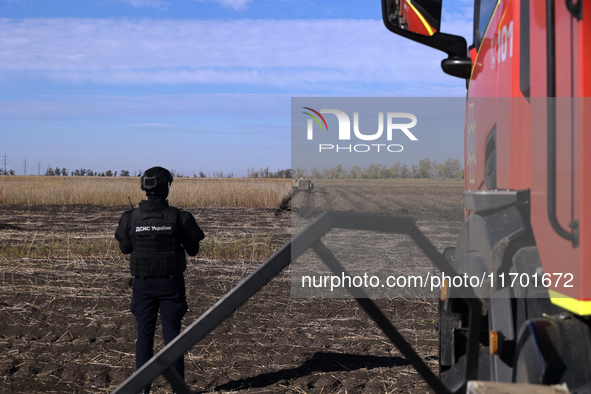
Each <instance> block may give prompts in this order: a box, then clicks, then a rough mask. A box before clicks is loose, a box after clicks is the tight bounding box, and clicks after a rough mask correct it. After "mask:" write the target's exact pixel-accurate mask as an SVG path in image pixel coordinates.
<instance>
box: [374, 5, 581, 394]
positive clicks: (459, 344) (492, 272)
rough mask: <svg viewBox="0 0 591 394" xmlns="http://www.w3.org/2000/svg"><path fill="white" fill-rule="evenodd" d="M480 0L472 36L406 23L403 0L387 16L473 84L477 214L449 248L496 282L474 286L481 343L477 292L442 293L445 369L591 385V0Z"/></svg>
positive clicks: (470, 206) (462, 269) (468, 140)
mask: <svg viewBox="0 0 591 394" xmlns="http://www.w3.org/2000/svg"><path fill="white" fill-rule="evenodd" d="M412 3H415V1H412ZM433 3H438V5H439V7H441V1H438V2H437V1H432V2H431V4H430V5H429V6H430V7H433V6H434V4H433ZM474 3H475V4H474V29H473V37H472V45H470V47H468V46H467V42H466V40H465V39H464V38H463V37H459V36H455V35H451V34H446V33H444V32H442V31H441V29H438V31H437V32H436V33H433V34H429V33H428V32H426V31H425V29H424V28H423V27H413V26H411V25H410V24H408V25H406V24H403V25H401V19H400V17H399V15H400V14H401V12H402V10H401V7H402V8H403V4H404V2H399V1H398V0H382V11H383V19H384V23H385V25H386V27H387V28H388V29H389V30H391V31H392V32H394V33H396V34H399V35H402V36H404V37H406V38H408V39H411V40H414V41H417V42H419V43H422V44H424V45H427V46H430V47H433V48H436V49H439V50H441V51H443V52H445V53H446V54H447V58H445V59H444V60H443V61H442V62H441V66H442V69H443V71H444V72H445V73H447V74H450V75H452V76H455V77H459V78H462V79H465V80H466V86H467V96H466V122H465V130H464V133H465V134H464V135H465V142H464V149H465V157H464V163H465V192H464V203H465V215H466V220H465V222H464V224H463V226H462V229H461V232H460V235H459V239H458V241H457V245H456V246H455V248H454V249H450V250H447V251H446V253H445V255H446V257H447V258H448V260H449V262H450V263H451V265H452V266H453V267H454V268H455V269H456V271H457V272H458V273H460V274H468V275H474V276H478V277H481V276H482V277H485V278H487V281H489V282H490V283H487V284H488V286H481V287H479V288H476V289H474V293H475V294H476V298H478V299H479V300H480V301H481V302H482V306H483V307H482V316H481V319H480V322H479V324H480V335H479V338H478V341H477V342H478V346H477V347H478V349H475V348H474V346H473V345H470V343H472V342H470V341H469V340H468V334H467V333H468V331H469V329H470V324H471V323H470V322H473V321H474V320H473V319H471V318H470V317H469V313H468V310H469V308H468V300H466V299H462V298H461V297H457V296H456V297H454V290H453V288H452V287H448V288H447V290H446V291H447V292H446V291H443V292H442V302H441V303H440V306H441V307H440V320H439V335H440V353H439V362H440V373H441V378H442V380H443V381H444V383H446V385H447V387H448V388H449V389H451V390H452V391H455V389H456V388H458V387H461V386H462V385H464V384H465V382H466V381H467V380H474V379H477V380H491V381H500V382H523V383H533V384H562V383H566V385H567V386H568V389H569V390H571V391H574V392H587V391H591V329H590V323H591V155H590V156H589V157H587V156H586V155H585V152H591V101H590V100H591V98H589V97H590V96H591V1H587V0H577V1H575V0H559V1H555V0H475V2H474ZM434 15H435V16H436V17H437V18H438V19H437V20H436V21H435V22H434V23H435V24H437V25H439V22H440V15H441V9H439V11H438V12H437V11H435V12H431V16H434ZM442 28H443V30H445V29H444V26H442ZM470 346H472V349H470ZM470 352H473V354H478V356H477V364H478V368H477V370H474V371H472V372H469V371H470V368H469V366H467V365H466V364H467V363H468V361H467V356H468V354H469V353H470ZM467 371H468V372H467Z"/></svg>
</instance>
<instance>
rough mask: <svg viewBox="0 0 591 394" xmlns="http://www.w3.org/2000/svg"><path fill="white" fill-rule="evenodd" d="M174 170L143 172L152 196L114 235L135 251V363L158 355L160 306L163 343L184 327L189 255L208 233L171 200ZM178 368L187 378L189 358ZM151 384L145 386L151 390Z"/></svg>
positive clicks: (124, 217)
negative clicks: (157, 323)
mask: <svg viewBox="0 0 591 394" xmlns="http://www.w3.org/2000/svg"><path fill="white" fill-rule="evenodd" d="M171 183H172V175H171V174H170V172H169V171H168V170H166V169H165V168H162V167H153V168H150V169H149V170H147V171H146V172H145V173H144V175H143V176H142V178H141V187H142V190H143V191H145V192H146V196H147V200H143V201H142V202H140V206H139V208H137V209H132V210H131V211H125V212H124V213H123V215H121V219H120V220H119V225H118V227H117V230H116V232H115V238H116V239H117V241H118V242H119V248H120V249H121V252H123V253H124V254H131V255H130V259H129V261H130V264H129V265H130V272H131V275H132V276H133V277H134V278H133V299H132V301H131V308H130V309H131V312H132V313H133V315H134V316H135V318H136V321H137V341H136V354H135V360H136V369H139V368H140V367H141V366H142V365H144V364H145V363H146V362H147V361H148V360H149V359H150V358H152V356H153V354H154V353H153V347H154V332H155V330H156V318H157V316H158V310H160V320H161V322H162V336H163V337H164V343H165V344H168V343H169V342H170V341H172V340H173V339H174V338H175V337H176V336H177V335H178V334H179V333H180V330H181V320H182V319H183V316H184V315H185V312H187V301H186V297H185V281H184V277H183V272H184V271H185V269H186V267H187V262H186V258H185V251H186V252H187V253H188V254H189V256H195V255H197V252H199V241H201V240H202V239H203V238H204V237H205V235H204V234H203V231H201V229H200V228H199V226H198V225H197V222H196V221H195V218H194V217H193V215H192V214H191V213H189V212H185V211H183V210H180V209H178V208H175V207H171V206H169V205H168V201H167V200H166V197H168V191H169V188H170V185H171ZM174 368H175V369H176V371H177V372H178V373H179V375H180V376H181V377H182V378H183V379H184V377H185V375H184V360H183V358H182V357H181V358H180V359H179V360H178V361H177V362H176V364H174ZM149 391H150V386H148V387H146V388H145V389H144V391H143V392H144V393H149Z"/></svg>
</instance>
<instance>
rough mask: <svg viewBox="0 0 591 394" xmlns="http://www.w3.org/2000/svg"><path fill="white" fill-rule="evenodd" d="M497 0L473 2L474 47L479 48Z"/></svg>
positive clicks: (477, 0)
mask: <svg viewBox="0 0 591 394" xmlns="http://www.w3.org/2000/svg"><path fill="white" fill-rule="evenodd" d="M497 2H498V0H476V2H475V4H474V5H475V7H474V11H475V15H474V44H476V48H480V43H481V42H482V39H483V38H484V33H486V28H487V27H488V24H489V22H490V18H491V17H492V14H493V12H494V10H495V7H496V5H497Z"/></svg>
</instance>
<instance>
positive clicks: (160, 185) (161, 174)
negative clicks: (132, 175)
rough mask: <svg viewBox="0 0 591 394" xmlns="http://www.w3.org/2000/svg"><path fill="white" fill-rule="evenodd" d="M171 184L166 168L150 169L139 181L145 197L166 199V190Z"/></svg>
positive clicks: (170, 177)
mask: <svg viewBox="0 0 591 394" xmlns="http://www.w3.org/2000/svg"><path fill="white" fill-rule="evenodd" d="M171 183H172V174H171V173H170V171H168V170H167V169H166V168H162V167H152V168H150V169H148V170H146V172H144V175H143V176H142V179H141V185H142V190H143V191H145V192H146V195H147V196H159V197H162V198H166V197H168V188H169V187H170V184H171Z"/></svg>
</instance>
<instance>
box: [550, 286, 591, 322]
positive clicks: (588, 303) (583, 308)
mask: <svg viewBox="0 0 591 394" xmlns="http://www.w3.org/2000/svg"><path fill="white" fill-rule="evenodd" d="M548 294H549V295H550V301H552V303H553V304H554V305H558V306H559V307H561V308H563V309H566V310H567V311H569V312H572V313H576V314H577V315H579V316H588V315H591V300H578V299H576V298H571V297H567V296H565V295H564V294H561V293H559V292H557V291H554V290H548Z"/></svg>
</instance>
